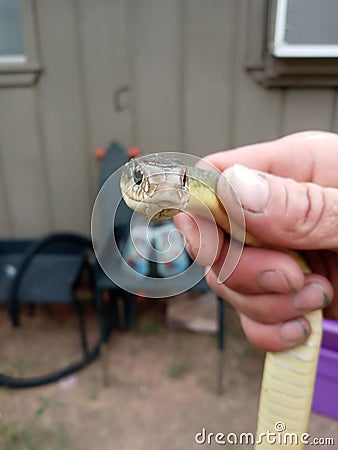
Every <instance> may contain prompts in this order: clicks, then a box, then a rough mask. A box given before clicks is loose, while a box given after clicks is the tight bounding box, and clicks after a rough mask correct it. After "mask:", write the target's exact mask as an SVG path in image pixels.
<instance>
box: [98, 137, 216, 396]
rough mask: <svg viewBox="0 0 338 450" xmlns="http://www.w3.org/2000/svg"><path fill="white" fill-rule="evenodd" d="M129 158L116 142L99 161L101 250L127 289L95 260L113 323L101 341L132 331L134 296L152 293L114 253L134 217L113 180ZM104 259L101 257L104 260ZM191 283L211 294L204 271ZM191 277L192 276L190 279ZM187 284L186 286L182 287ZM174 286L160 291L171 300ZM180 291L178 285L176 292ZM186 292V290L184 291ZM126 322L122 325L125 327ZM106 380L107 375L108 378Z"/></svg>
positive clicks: (199, 270) (154, 272) (154, 269)
mask: <svg viewBox="0 0 338 450" xmlns="http://www.w3.org/2000/svg"><path fill="white" fill-rule="evenodd" d="M128 159H129V157H128V154H127V152H126V151H125V149H124V148H123V147H122V146H121V145H120V144H119V143H117V142H113V143H112V144H110V145H109V147H108V148H107V150H106V151H105V155H104V157H103V158H102V159H101V161H100V169H99V183H98V187H99V190H100V189H101V188H102V186H103V185H104V184H105V183H106V181H107V180H108V183H109V189H108V193H107V194H104V195H103V198H102V202H101V203H102V205H101V206H102V207H101V208H99V212H100V228H101V232H100V235H101V242H100V244H99V247H101V251H102V254H104V253H105V252H107V261H108V264H109V266H110V267H111V273H113V274H114V277H113V279H114V278H115V279H120V280H121V281H122V283H121V284H122V285H123V286H125V287H126V288H125V289H121V288H120V287H119V286H117V285H116V284H115V283H114V282H113V281H112V280H111V278H110V277H108V276H107V275H106V273H105V272H104V271H103V270H102V268H101V267H100V264H99V263H98V262H97V260H95V262H94V277H95V286H96V296H97V298H98V299H99V298H100V297H101V296H102V293H103V292H104V291H107V292H108V293H109V294H110V295H111V297H112V298H111V300H112V301H111V302H110V306H111V315H110V318H111V319H110V321H109V322H108V323H109V324H110V326H109V325H108V332H106V334H105V336H103V337H102V340H103V341H104V340H105V339H106V337H107V336H108V335H109V332H110V330H111V329H113V328H114V327H115V328H116V327H120V328H121V326H123V327H124V328H126V329H129V328H130V327H131V326H132V324H133V321H134V317H135V310H136V296H135V294H133V293H131V292H134V293H135V292H140V293H142V291H147V292H151V290H152V282H151V280H149V279H147V277H142V276H140V277H137V276H135V277H130V276H129V275H128V274H126V273H125V272H124V270H123V267H122V266H121V264H120V261H119V257H118V255H117V251H116V246H115V252H114V251H111V249H112V248H114V245H112V240H113V239H114V240H115V242H116V244H117V247H119V248H120V249H122V248H123V245H124V244H125V242H126V240H127V239H128V237H129V224H130V220H131V217H132V211H131V210H130V209H129V208H128V207H127V206H126V205H125V203H124V202H123V201H122V202H120V203H119V201H120V200H121V193H120V187H119V177H112V178H110V176H111V175H112V174H113V173H114V172H115V171H116V170H118V169H119V168H120V167H121V166H123V165H124V164H125V163H126V162H127V161H128ZM113 178H114V179H113ZM118 203H119V206H118V208H117V211H116V215H115V218H114V228H113V227H112V224H111V212H110V211H111V208H113V205H114V204H115V205H116V204H118ZM104 259H105V257H104V256H103V257H102V260H104ZM151 271H152V276H154V275H155V277H158V278H161V276H160V274H159V273H158V271H157V267H156V264H152V269H151ZM192 272H193V273H192V275H193V277H192V279H194V278H196V279H199V280H200V281H199V282H198V283H196V284H194V285H193V284H192V287H191V289H190V290H191V291H198V292H206V291H209V290H210V288H209V286H208V285H207V283H206V281H205V278H204V268H202V267H200V266H198V265H195V266H194V268H193V270H192ZM190 276H191V275H190ZM185 284H186V280H185V282H184V283H183V284H182V287H183V285H185ZM157 286H158V285H156V286H154V294H155V293H156V292H157V290H158V287H157ZM172 287H173V286H172V282H171V281H170V280H168V279H162V280H161V289H162V292H163V293H164V294H166V293H167V294H168V297H169V296H170V295H172ZM177 287H179V286H178V285H175V290H176V289H177ZM183 289H184V288H183ZM117 297H121V298H122V300H123V313H124V314H123V317H122V318H121V316H119V314H118V309H117V304H116V301H115V300H116V299H117ZM216 300H217V301H218V323H219V326H218V347H219V350H220V364H219V391H220V392H221V390H222V378H223V371H222V368H223V363H222V358H223V356H222V355H223V351H224V334H225V333H224V328H225V302H224V301H223V300H222V299H220V298H217V297H216ZM122 322H123V323H122ZM105 376H107V375H105Z"/></svg>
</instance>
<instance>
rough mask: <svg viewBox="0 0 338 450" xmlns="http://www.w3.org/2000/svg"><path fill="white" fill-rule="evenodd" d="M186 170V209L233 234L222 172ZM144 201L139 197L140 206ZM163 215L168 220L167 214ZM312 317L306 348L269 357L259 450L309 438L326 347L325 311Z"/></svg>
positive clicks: (295, 444) (304, 265) (253, 241)
mask: <svg viewBox="0 0 338 450" xmlns="http://www.w3.org/2000/svg"><path fill="white" fill-rule="evenodd" d="M186 170H187V173H188V176H189V189H190V191H191V193H192V194H193V195H192V196H191V198H190V201H189V203H188V204H187V206H186V208H185V209H187V210H189V211H191V212H192V213H194V214H199V215H202V216H204V215H205V214H204V213H203V211H201V210H200V209H199V203H203V204H204V205H206V206H207V208H208V210H209V211H210V212H211V213H212V215H213V217H214V219H215V221H216V223H217V224H218V225H219V226H220V227H221V228H222V229H223V230H224V231H225V232H226V233H229V231H230V226H229V220H228V217H227V214H226V212H225V210H224V208H223V206H222V205H221V203H220V202H219V200H218V198H217V195H216V184H217V180H218V177H219V174H215V173H210V172H208V171H204V170H201V169H197V168H195V167H187V169H186ZM127 177H130V173H128V172H127V171H125V172H124V174H123V176H122V178H121V190H122V194H123V197H124V199H125V201H126V202H127V204H128V205H129V206H130V207H132V208H133V209H134V208H135V201H133V202H132V201H130V199H129V198H128V195H126V178H127ZM194 199H195V200H196V199H197V200H198V202H196V201H195V200H194ZM141 201H142V200H141V199H138V203H139V202H141ZM173 208H175V205H173ZM138 211H140V210H139V209H138ZM141 212H142V211H141ZM160 217H161V218H163V216H162V215H161V216H160ZM231 231H232V233H235V236H234V237H235V238H236V229H233V227H232V228H231ZM245 243H246V244H247V245H251V246H254V247H263V246H264V244H263V243H261V242H260V241H259V240H257V239H256V238H255V237H253V236H251V235H249V234H247V235H246V238H245ZM281 250H282V249H281ZM285 251H286V252H287V253H289V254H290V255H291V256H292V257H293V258H294V259H295V260H296V261H297V263H298V264H299V265H300V267H301V268H302V270H303V272H304V273H310V272H311V270H310V268H309V267H308V265H307V263H306V262H305V260H304V259H303V258H302V256H301V255H300V254H299V253H297V252H295V251H292V250H285ZM306 318H307V319H308V321H309V323H310V325H311V334H310V336H309V337H308V339H307V340H306V342H305V343H304V344H302V345H299V346H298V347H295V348H293V349H290V350H286V351H282V352H267V354H266V358H265V363H264V372H263V379H262V385H261V393H260V403H259V410H258V419H257V429H256V444H255V450H266V449H270V448H271V449H272V448H273V449H291V448H292V449H293V448H298V449H300V448H303V446H304V444H305V443H306V442H307V440H308V435H307V428H308V421H309V417H310V412H311V404H312V397H313V390H314V382H315V376H316V370H317V362H318V356H319V349H320V344H321V330H322V311H321V310H317V311H314V312H311V313H309V314H307V315H306Z"/></svg>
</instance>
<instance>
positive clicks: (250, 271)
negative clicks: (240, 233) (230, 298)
mask: <svg viewBox="0 0 338 450" xmlns="http://www.w3.org/2000/svg"><path fill="white" fill-rule="evenodd" d="M226 253H227V241H226V240H225V241H224V243H223V248H222V251H221V256H220V257H219V258H218V259H217V260H216V262H215V264H214V265H213V266H212V270H213V272H214V273H215V274H216V275H217V277H218V279H219V281H220V280H221V281H223V280H224V281H225V283H226V285H227V286H228V287H229V288H230V289H232V290H234V291H237V292H240V293H242V294H261V293H267V292H269V293H271V292H275V293H280V294H289V293H291V292H296V291H298V290H299V289H301V287H302V286H303V285H304V274H303V272H302V270H301V268H300V267H299V265H298V264H297V263H296V261H295V260H294V259H293V258H292V257H291V256H290V255H288V254H286V253H283V252H280V251H277V250H271V249H264V248H253V247H244V249H243V253H242V255H241V258H240V260H239V262H238V264H237V266H236V268H235V270H234V271H233V272H232V274H231V275H230V277H228V278H227V279H225V277H224V275H223V273H224V270H223V269H224V267H223V263H224V257H223V255H224V256H225V255H226Z"/></svg>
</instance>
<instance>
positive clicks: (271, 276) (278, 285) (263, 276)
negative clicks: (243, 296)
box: [257, 270, 294, 294]
mask: <svg viewBox="0 0 338 450" xmlns="http://www.w3.org/2000/svg"><path fill="white" fill-rule="evenodd" d="M257 283H258V285H259V286H260V287H261V288H262V289H264V290H265V291H268V292H277V293H280V294H288V293H289V292H292V291H293V290H294V289H293V288H292V285H291V283H290V281H289V280H288V278H287V276H286V274H285V273H284V272H282V271H280V270H265V271H264V272H261V273H260V274H259V275H258V278H257Z"/></svg>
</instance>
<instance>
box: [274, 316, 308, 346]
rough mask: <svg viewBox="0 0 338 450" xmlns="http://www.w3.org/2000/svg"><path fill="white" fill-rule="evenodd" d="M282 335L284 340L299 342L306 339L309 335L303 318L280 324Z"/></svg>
mask: <svg viewBox="0 0 338 450" xmlns="http://www.w3.org/2000/svg"><path fill="white" fill-rule="evenodd" d="M279 334H280V337H281V338H282V340H283V341H286V342H290V343H297V342H300V341H304V338H306V337H307V335H308V329H307V326H306V324H305V323H304V322H303V321H302V319H297V320H292V321H290V322H285V323H283V324H282V325H281V326H280V330H279Z"/></svg>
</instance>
